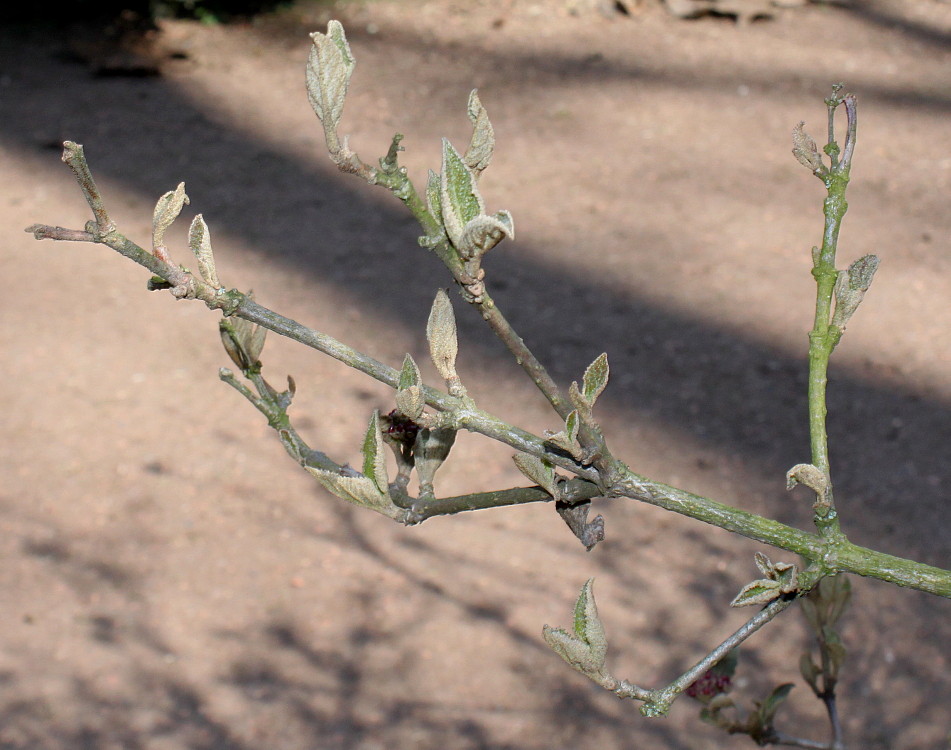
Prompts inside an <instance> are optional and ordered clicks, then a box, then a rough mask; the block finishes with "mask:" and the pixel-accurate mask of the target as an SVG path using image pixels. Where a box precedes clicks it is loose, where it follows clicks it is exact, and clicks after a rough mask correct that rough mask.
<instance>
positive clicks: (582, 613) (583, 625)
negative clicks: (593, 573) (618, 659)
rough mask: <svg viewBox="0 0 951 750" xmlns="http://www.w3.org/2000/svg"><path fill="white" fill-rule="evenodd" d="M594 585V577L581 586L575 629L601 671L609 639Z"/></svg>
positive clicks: (576, 608)
mask: <svg viewBox="0 0 951 750" xmlns="http://www.w3.org/2000/svg"><path fill="white" fill-rule="evenodd" d="M593 586H594V579H593V578H589V579H588V580H587V582H585V585H584V586H582V588H581V593H580V594H579V596H578V601H577V602H575V621H574V629H575V634H576V635H577V636H578V637H579V638H580V639H581V640H582V641H584V642H585V643H586V644H587V645H588V646H589V647H590V648H591V657H592V659H593V660H594V663H595V665H596V666H597V669H598V671H599V672H600V671H602V670H603V669H604V659H605V656H606V655H607V651H608V640H607V636H606V635H605V633H604V624H603V623H602V622H601V618H600V617H599V616H598V607H597V604H595V601H594V591H593V589H592V587H593Z"/></svg>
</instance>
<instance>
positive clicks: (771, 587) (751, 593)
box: [730, 578, 782, 607]
mask: <svg viewBox="0 0 951 750" xmlns="http://www.w3.org/2000/svg"><path fill="white" fill-rule="evenodd" d="M781 593H782V592H781V591H780V584H779V582H778V581H773V580H770V579H768V578H760V579H758V580H756V581H752V582H750V583H748V584H746V585H745V586H744V587H743V588H742V589H740V593H739V594H737V595H736V598H734V599H733V601H732V602H730V606H731V607H749V606H752V605H754V604H768V603H769V602H771V601H773V599H776V598H777V597H778V596H779V595H780V594H781Z"/></svg>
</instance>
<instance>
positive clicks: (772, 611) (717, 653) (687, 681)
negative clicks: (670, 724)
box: [640, 595, 796, 716]
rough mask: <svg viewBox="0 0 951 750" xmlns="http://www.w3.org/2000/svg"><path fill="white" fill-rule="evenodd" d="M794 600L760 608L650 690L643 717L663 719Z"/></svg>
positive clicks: (792, 596) (784, 600)
mask: <svg viewBox="0 0 951 750" xmlns="http://www.w3.org/2000/svg"><path fill="white" fill-rule="evenodd" d="M795 600H796V597H795V595H789V596H784V597H780V598H778V599H774V600H773V601H771V602H770V603H769V604H767V605H766V606H765V607H763V609H761V610H760V611H759V612H757V613H756V614H755V615H753V617H751V618H750V619H749V620H748V621H747V622H746V623H745V624H744V625H743V626H742V627H740V628H739V629H738V630H736V631H735V632H734V633H733V634H732V635H731V636H730V637H729V638H727V639H726V640H724V641H723V642H722V643H720V645H719V646H717V647H716V648H714V649H713V650H712V651H710V653H708V654H707V655H706V656H704V657H703V658H702V659H701V660H700V661H698V662H697V663H696V664H694V665H693V666H692V667H691V668H690V669H688V670H687V671H686V672H684V673H683V674H682V675H680V676H679V677H678V678H677V679H676V680H674V681H673V682H671V683H670V684H669V685H667V686H665V687H663V688H659V689H657V690H651V691H650V697H649V698H648V699H647V701H646V702H645V703H644V705H643V706H641V709H640V710H641V713H642V714H643V715H644V716H663V715H665V714H666V713H667V711H668V710H669V709H670V705H671V704H672V703H673V702H674V701H675V700H676V699H677V697H678V696H679V695H680V694H681V693H683V691H684V690H686V689H687V688H688V687H690V686H691V685H692V684H693V683H694V682H696V681H697V680H698V679H699V678H700V677H701V676H702V675H703V674H704V673H705V672H706V671H708V670H709V669H710V668H711V667H713V666H714V665H716V664H717V663H718V662H719V661H721V660H722V659H723V657H724V656H726V655H727V654H728V653H730V651H732V650H733V649H734V648H736V647H737V646H739V645H740V644H741V643H743V641H745V640H746V639H747V638H749V637H750V636H751V635H753V633H755V632H756V631H757V630H759V629H760V628H761V627H763V626H764V625H765V624H766V623H768V622H769V621H770V620H772V619H773V618H774V617H776V615H778V614H779V613H780V612H782V611H783V610H784V609H786V608H787V607H789V605H790V604H792V603H793V602H794V601H795Z"/></svg>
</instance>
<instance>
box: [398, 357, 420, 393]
mask: <svg viewBox="0 0 951 750" xmlns="http://www.w3.org/2000/svg"><path fill="white" fill-rule="evenodd" d="M422 380H423V379H422V376H421V375H420V374H419V366H418V365H417V364H416V361H415V360H414V359H413V358H412V357H411V356H410V355H409V354H407V355H406V356H405V357H403V367H402V368H401V369H400V380H399V384H398V385H397V386H396V387H397V388H398V389H399V390H403V389H404V388H409V387H410V386H411V385H419V384H420V383H421V382H422Z"/></svg>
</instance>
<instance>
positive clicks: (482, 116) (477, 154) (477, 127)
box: [465, 89, 495, 175]
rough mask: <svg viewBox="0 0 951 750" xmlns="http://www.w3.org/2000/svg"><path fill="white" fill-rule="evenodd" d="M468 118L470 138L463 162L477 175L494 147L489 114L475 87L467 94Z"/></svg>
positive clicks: (487, 161)
mask: <svg viewBox="0 0 951 750" xmlns="http://www.w3.org/2000/svg"><path fill="white" fill-rule="evenodd" d="M468 112H469V120H470V122H472V140H470V141H469V148H467V149H466V155H465V162H466V164H467V165H468V167H469V168H470V169H471V170H472V171H473V172H475V173H476V174H477V175H478V174H479V173H480V172H482V170H484V169H485V168H486V167H487V166H489V162H490V161H491V160H492V151H493V150H494V148H495V131H494V130H493V128H492V123H491V122H489V115H488V113H487V112H486V111H485V107H484V106H482V102H481V101H480V100H479V92H478V91H477V90H476V89H473V90H472V93H470V94H469V107H468Z"/></svg>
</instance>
